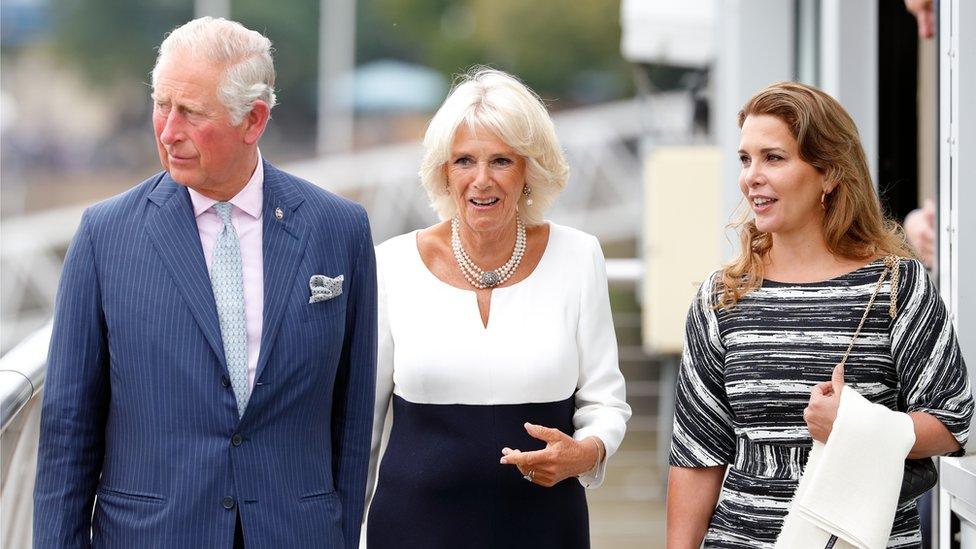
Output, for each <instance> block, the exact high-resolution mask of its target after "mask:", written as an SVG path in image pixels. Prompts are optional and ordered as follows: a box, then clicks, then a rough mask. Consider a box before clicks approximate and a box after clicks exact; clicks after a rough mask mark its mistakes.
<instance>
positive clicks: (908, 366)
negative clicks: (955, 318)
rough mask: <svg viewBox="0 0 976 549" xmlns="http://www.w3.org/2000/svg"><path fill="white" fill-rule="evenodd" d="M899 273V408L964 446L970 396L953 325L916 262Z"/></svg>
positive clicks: (894, 347)
mask: <svg viewBox="0 0 976 549" xmlns="http://www.w3.org/2000/svg"><path fill="white" fill-rule="evenodd" d="M901 273H902V275H901V281H900V283H899V289H898V303H897V305H898V311H897V314H896V315H895V320H894V323H893V325H892V328H891V356H892V359H893V360H894V362H895V368H896V370H897V372H898V381H899V383H900V385H901V390H900V392H899V407H900V408H901V409H902V410H905V411H907V412H926V413H928V414H931V415H932V416H935V417H936V418H938V419H939V421H941V422H942V424H943V425H945V426H946V428H947V429H949V432H950V433H952V435H953V436H954V437H955V438H956V440H957V441H959V444H960V445H962V446H965V445H966V440H967V439H968V438H969V422H970V421H971V420H972V417H973V395H972V390H971V388H970V384H969V375H968V372H967V370H966V364H965V363H964V362H963V358H962V353H961V352H960V350H959V342H958V341H957V339H956V332H955V330H954V329H953V327H952V320H951V319H950V318H949V314H948V311H947V310H946V306H945V303H943V301H942V298H941V297H940V296H939V293H938V291H937V290H936V289H935V286H934V285H933V284H932V281H931V280H929V277H928V274H927V273H926V272H925V268H924V267H923V266H922V264H921V263H920V262H918V261H917V260H909V261H905V262H903V263H902V267H901Z"/></svg>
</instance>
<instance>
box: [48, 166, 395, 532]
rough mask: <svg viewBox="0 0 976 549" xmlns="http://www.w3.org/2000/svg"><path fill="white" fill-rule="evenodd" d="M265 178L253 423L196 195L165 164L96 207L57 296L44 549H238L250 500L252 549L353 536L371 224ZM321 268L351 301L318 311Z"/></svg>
mask: <svg viewBox="0 0 976 549" xmlns="http://www.w3.org/2000/svg"><path fill="white" fill-rule="evenodd" d="M264 173H265V179H264V206H263V217H262V224H263V231H264V232H263V244H262V245H263V254H264V295H265V299H264V329H263V336H262V340H261V353H260V356H259V359H258V366H257V377H256V381H255V385H254V388H253V391H252V396H251V399H250V403H249V404H248V407H247V410H246V411H245V413H244V416H243V417H242V418H240V419H238V415H237V407H236V404H235V399H234V393H233V389H232V388H231V387H230V384H229V382H228V381H227V377H226V376H227V367H226V363H225V361H224V353H223V346H222V343H221V339H220V325H219V322H218V320H217V310H216V306H215V305H214V298H213V293H212V289H211V285H210V278H209V275H208V273H207V268H206V264H205V261H204V256H203V250H202V248H201V245H200V237H199V234H198V232H197V226H196V222H195V219H194V216H193V209H192V207H191V203H190V197H189V194H188V193H187V190H186V188H185V187H183V186H181V185H179V184H177V183H176V182H175V181H173V179H172V178H170V177H169V176H168V175H167V174H165V173H163V174H159V175H157V176H154V177H152V178H150V179H148V180H146V181H145V182H143V183H142V184H140V185H138V186H137V187H135V188H133V189H131V190H130V191H128V192H126V193H124V194H121V195H119V196H117V197H115V198H112V199H110V200H107V201H105V202H103V203H101V204H98V205H96V206H93V207H91V208H89V209H88V210H87V211H86V212H85V215H84V216H83V218H82V222H81V226H80V228H79V229H78V233H77V234H76V235H75V238H74V241H73V242H72V244H71V247H70V249H69V250H68V255H67V258H66V259H65V264H64V271H63V273H62V277H61V286H60V289H59V291H58V300H57V305H56V309H55V321H54V334H53V337H52V341H51V349H50V356H49V361H48V374H47V385H46V388H45V395H44V404H43V411H42V416H41V441H40V453H39V456H38V473H37V485H36V489H35V496H34V497H35V507H34V546H35V547H59V548H60V547H87V546H89V545H92V546H95V547H120V548H126V549H129V548H134V547H140V548H144V547H167V548H168V547H227V548H229V547H231V545H232V543H233V537H234V526H235V520H236V517H237V514H238V513H240V517H241V522H242V524H243V529H244V537H245V540H246V542H247V544H248V547H249V548H250V547H274V548H280V549H283V548H286V547H287V548H292V547H335V548H340V547H355V546H358V543H359V528H360V521H361V518H362V512H363V498H364V494H365V483H366V468H367V461H368V458H369V442H370V440H369V439H370V431H371V427H372V425H371V422H372V410H373V396H374V383H375V353H376V283H375V260H374V256H373V246H372V241H371V238H370V233H369V224H368V222H367V219H366V214H365V212H364V210H363V209H362V207H360V206H358V205H356V204H354V203H352V202H349V201H347V200H344V199H342V198H339V197H337V196H334V195H332V194H330V193H327V192H325V191H323V190H321V189H319V188H317V187H314V186H313V185H311V184H309V183H307V182H305V181H302V180H300V179H297V178H295V177H293V176H290V175H288V174H285V173H284V172H282V171H280V170H277V169H275V168H274V167H273V166H271V165H270V164H268V163H265V164H264ZM276 208H281V210H282V212H283V214H284V215H283V217H282V219H280V220H279V219H277V217H276V215H275V210H276ZM314 274H324V275H327V276H337V275H340V274H342V275H344V277H345V282H344V283H343V294H342V295H340V296H339V297H336V298H334V299H331V300H328V301H323V302H318V303H314V304H310V303H309V294H310V289H309V278H310V277H311V276H312V275H314ZM96 495H97V500H96ZM89 528H90V531H91V538H89Z"/></svg>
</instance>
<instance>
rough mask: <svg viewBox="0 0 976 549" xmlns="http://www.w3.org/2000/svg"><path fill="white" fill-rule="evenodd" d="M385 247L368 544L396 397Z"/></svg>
mask: <svg viewBox="0 0 976 549" xmlns="http://www.w3.org/2000/svg"><path fill="white" fill-rule="evenodd" d="M384 251H385V250H383V249H382V247H380V248H378V249H377V251H376V266H377V269H376V286H377V288H376V290H377V291H376V300H377V304H376V305H377V307H376V308H377V325H376V336H377V337H376V339H377V353H376V402H375V405H374V406H375V407H374V408H373V435H372V439H371V440H370V452H369V469H368V471H367V477H366V507H365V511H364V512H363V529H362V535H361V536H360V538H361V543H362V546H363V547H365V537H366V528H365V524H366V518H367V516H368V515H369V505H370V503H372V500H373V494H374V492H375V490H376V482H377V479H378V470H379V461H380V443H381V441H382V439H383V432H384V430H385V428H386V423H387V421H386V420H387V415H388V412H389V408H390V399H391V398H392V397H393V334H392V332H391V331H390V316H389V301H388V294H387V291H386V284H385V282H386V280H385V279H386V276H385V275H386V273H387V272H388V269H389V268H390V265H389V263H390V258H389V257H388V255H389V254H386V253H384Z"/></svg>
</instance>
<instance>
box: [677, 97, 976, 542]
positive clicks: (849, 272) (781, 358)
mask: <svg viewBox="0 0 976 549" xmlns="http://www.w3.org/2000/svg"><path fill="white" fill-rule="evenodd" d="M739 126H740V128H741V142H740V145H739V152H738V154H739V158H740V160H741V164H742V170H741V172H740V175H739V188H740V190H741V191H742V195H743V198H744V200H745V201H746V202H747V204H748V206H749V208H750V210H751V216H750V218H749V219H748V221H747V222H745V223H743V224H742V225H741V227H740V235H741V240H742V249H741V251H740V254H739V257H738V258H736V259H735V260H734V261H733V262H732V263H730V264H729V265H727V266H726V267H725V268H724V269H722V270H720V271H718V272H716V273H714V274H713V275H712V276H711V277H709V279H708V280H707V281H706V282H705V283H704V284H703V285H702V287H701V290H700V291H699V293H698V296H697V298H696V299H695V301H694V303H693V304H692V306H691V309H690V311H689V313H688V321H687V325H686V343H685V351H684V354H683V357H682V364H681V370H680V375H679V379H678V385H677V394H676V403H675V420H674V436H673V439H672V446H671V458H670V461H671V472H670V478H669V482H668V527H667V535H668V547H669V548H673V549H682V548H697V547H699V545H700V544H701V543H702V541H703V540H704V544H705V547H729V548H740V547H741V548H756V547H773V544H774V543H775V541H776V538H777V536H778V534H779V531H780V528H781V527H782V524H783V519H784V517H785V516H786V513H787V510H788V507H789V503H790V501H791V500H792V498H793V494H794V492H795V491H796V488H797V485H798V481H799V478H800V476H801V473H802V470H803V467H804V465H805V463H806V458H807V455H808V453H809V450H810V447H811V444H812V440H813V439H816V440H819V441H821V442H823V441H825V440H826V438H827V437H828V436H829V434H830V429H831V426H832V424H833V419H834V417H835V416H836V411H837V404H838V401H839V396H838V395H835V394H832V393H831V391H830V389H829V387H830V386H831V385H830V383H829V381H830V380H831V374H832V372H833V370H834V367H835V365H836V364H837V363H838V362H840V360H841V357H842V356H843V355H844V352H845V350H847V347H848V345H849V343H850V341H851V337H852V335H853V334H854V332H855V331H856V329H857V326H858V323H859V321H860V320H861V317H862V315H863V314H864V311H865V307H866V306H867V305H868V302H869V300H870V298H871V294H872V292H873V291H874V289H875V286H876V284H877V282H878V279H879V276H880V274H881V273H882V271H884V269H885V268H886V265H888V264H889V263H886V261H885V258H886V257H890V256H898V257H900V258H903V259H901V260H900V261H898V267H897V276H896V277H894V278H893V279H892V280H891V281H889V282H885V283H884V285H883V286H882V288H881V290H880V292H879V294H878V296H877V300H876V302H875V305H874V307H873V308H872V310H871V311H870V313H869V314H868V316H867V320H866V322H865V325H864V327H863V329H862V331H861V334H860V337H859V339H858V344H857V345H855V346H854V347H853V349H852V351H851V353H850V357H849V358H848V360H847V365H846V371H845V373H844V374H845V381H846V383H847V385H848V386H850V387H852V388H854V389H856V390H857V391H858V392H859V393H861V394H862V395H863V396H865V397H866V398H868V400H870V401H872V402H875V403H879V404H882V405H885V406H887V407H888V408H890V409H892V410H895V411H899V412H905V413H907V414H909V416H910V417H911V419H912V421H913V423H914V428H915V435H916V442H915V445H914V447H913V448H912V451H911V453H910V454H909V457H911V458H922V457H927V456H934V455H939V454H946V453H951V452H956V451H959V450H960V448H962V445H963V444H965V441H966V438H967V436H968V430H969V422H970V419H971V417H972V414H973V400H972V395H971V392H970V385H969V380H968V377H967V374H966V368H965V365H964V364H963V361H962V356H961V355H960V353H959V348H958V344H957V342H956V336H955V334H954V332H953V328H952V325H951V323H950V319H949V317H948V315H947V314H946V310H945V307H944V305H943V303H942V301H941V299H940V298H939V294H938V293H937V292H936V290H935V289H934V287H933V286H932V284H931V283H930V281H929V280H928V278H927V276H926V273H925V268H924V267H923V266H922V264H921V263H919V262H918V261H917V260H915V259H909V257H910V256H911V252H910V250H909V249H908V247H907V245H906V244H905V241H904V238H903V236H902V235H901V233H900V232H898V231H897V229H896V228H895V226H894V224H893V223H891V222H890V221H889V220H887V219H885V217H884V216H883V214H882V212H881V209H880V206H879V202H878V198H877V195H876V193H875V190H874V186H873V184H872V182H871V177H870V174H869V172H868V167H867V162H866V161H865V156H864V151H863V149H862V147H861V144H860V141H859V138H858V134H857V129H856V127H855V125H854V122H853V121H852V120H851V118H850V116H849V115H848V114H847V113H846V112H845V111H844V109H843V107H841V106H840V104H839V103H837V101H835V100H834V99H833V98H831V97H830V96H828V95H827V94H825V93H823V92H822V91H820V90H817V89H815V88H812V87H809V86H804V85H802V84H796V83H790V82H785V83H778V84H773V85H771V86H769V87H768V88H766V89H764V90H762V91H760V92H759V93H757V94H756V95H755V96H754V97H752V98H751V99H750V100H749V101H748V102H747V103H746V104H745V106H744V107H743V109H742V111H740V113H739ZM895 280H897V282H895ZM892 300H894V301H895V303H894V304H892ZM891 311H896V313H895V316H894V318H892V317H891V316H889V313H890V312H891ZM811 437H812V438H811ZM726 473H727V475H726ZM723 479H724V480H723ZM716 504H717V506H716ZM920 543H921V537H920V534H919V518H918V512H917V510H916V508H915V502H914V501H909V502H906V503H903V504H900V505H899V507H898V509H897V512H896V516H895V522H894V525H893V529H892V533H891V541H890V545H889V547H920Z"/></svg>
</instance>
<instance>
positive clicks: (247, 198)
mask: <svg viewBox="0 0 976 549" xmlns="http://www.w3.org/2000/svg"><path fill="white" fill-rule="evenodd" d="M187 190H188V191H190V201H191V202H192V203H193V215H194V217H200V214H202V213H203V212H205V211H207V210H209V209H210V208H211V207H213V205H214V204H216V203H217V201H216V200H214V199H213V198H209V197H206V196H203V195H202V194H200V193H198V192H197V191H195V190H193V189H190V188H189V187H187ZM228 202H230V203H231V204H233V205H234V206H237V208H238V209H239V210H241V211H242V212H244V213H246V214H247V215H249V216H251V217H253V218H254V219H258V218H259V217H261V207H262V206H263V202H264V159H263V158H262V157H261V149H258V165H257V166H255V167H254V173H252V174H251V179H249V180H248V181H247V185H244V188H243V189H241V190H240V192H239V193H237V195H235V196H234V198H231V199H230V200H228Z"/></svg>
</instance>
